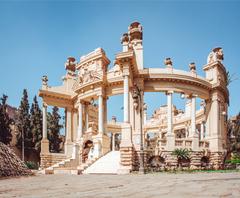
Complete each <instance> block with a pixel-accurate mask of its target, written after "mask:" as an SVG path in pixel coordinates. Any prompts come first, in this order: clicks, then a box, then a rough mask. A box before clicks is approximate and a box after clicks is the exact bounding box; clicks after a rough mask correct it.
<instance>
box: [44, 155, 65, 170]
mask: <svg viewBox="0 0 240 198" xmlns="http://www.w3.org/2000/svg"><path fill="white" fill-rule="evenodd" d="M40 157H41V168H42V169H43V168H48V167H50V166H52V165H54V164H56V163H59V162H61V161H64V160H65V159H66V158H67V156H66V155H65V154H61V153H48V154H40Z"/></svg>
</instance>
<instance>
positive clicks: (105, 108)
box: [103, 97, 108, 133]
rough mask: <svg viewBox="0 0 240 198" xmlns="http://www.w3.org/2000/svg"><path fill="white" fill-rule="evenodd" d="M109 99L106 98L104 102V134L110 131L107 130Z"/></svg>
mask: <svg viewBox="0 0 240 198" xmlns="http://www.w3.org/2000/svg"><path fill="white" fill-rule="evenodd" d="M107 99H108V98H107V97H105V98H104V100H103V104H104V128H105V130H104V132H105V133H107V132H108V131H106V128H107V121H108V120H107Z"/></svg>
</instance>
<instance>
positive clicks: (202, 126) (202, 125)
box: [200, 121, 204, 140]
mask: <svg viewBox="0 0 240 198" xmlns="http://www.w3.org/2000/svg"><path fill="white" fill-rule="evenodd" d="M200 137H201V140H203V139H204V122H203V121H202V122H201V136H200Z"/></svg>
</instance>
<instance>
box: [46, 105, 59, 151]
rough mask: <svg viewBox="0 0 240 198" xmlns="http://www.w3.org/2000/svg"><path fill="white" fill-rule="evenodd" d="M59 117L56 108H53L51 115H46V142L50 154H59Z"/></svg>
mask: <svg viewBox="0 0 240 198" xmlns="http://www.w3.org/2000/svg"><path fill="white" fill-rule="evenodd" d="M60 119H61V116H60V115H59V113H58V107H53V109H52V113H48V116H47V120H48V140H49V146H50V151H51V152H56V153H59V152H60V151H61V149H60V143H61V142H62V140H61V138H60V130H61V128H63V126H62V125H61V124H60V123H59V121H60Z"/></svg>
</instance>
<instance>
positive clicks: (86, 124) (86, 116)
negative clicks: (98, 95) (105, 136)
mask: <svg viewBox="0 0 240 198" xmlns="http://www.w3.org/2000/svg"><path fill="white" fill-rule="evenodd" d="M88 105H89V104H85V105H84V112H85V127H84V128H85V131H87V130H88V119H89V117H88Z"/></svg>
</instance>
